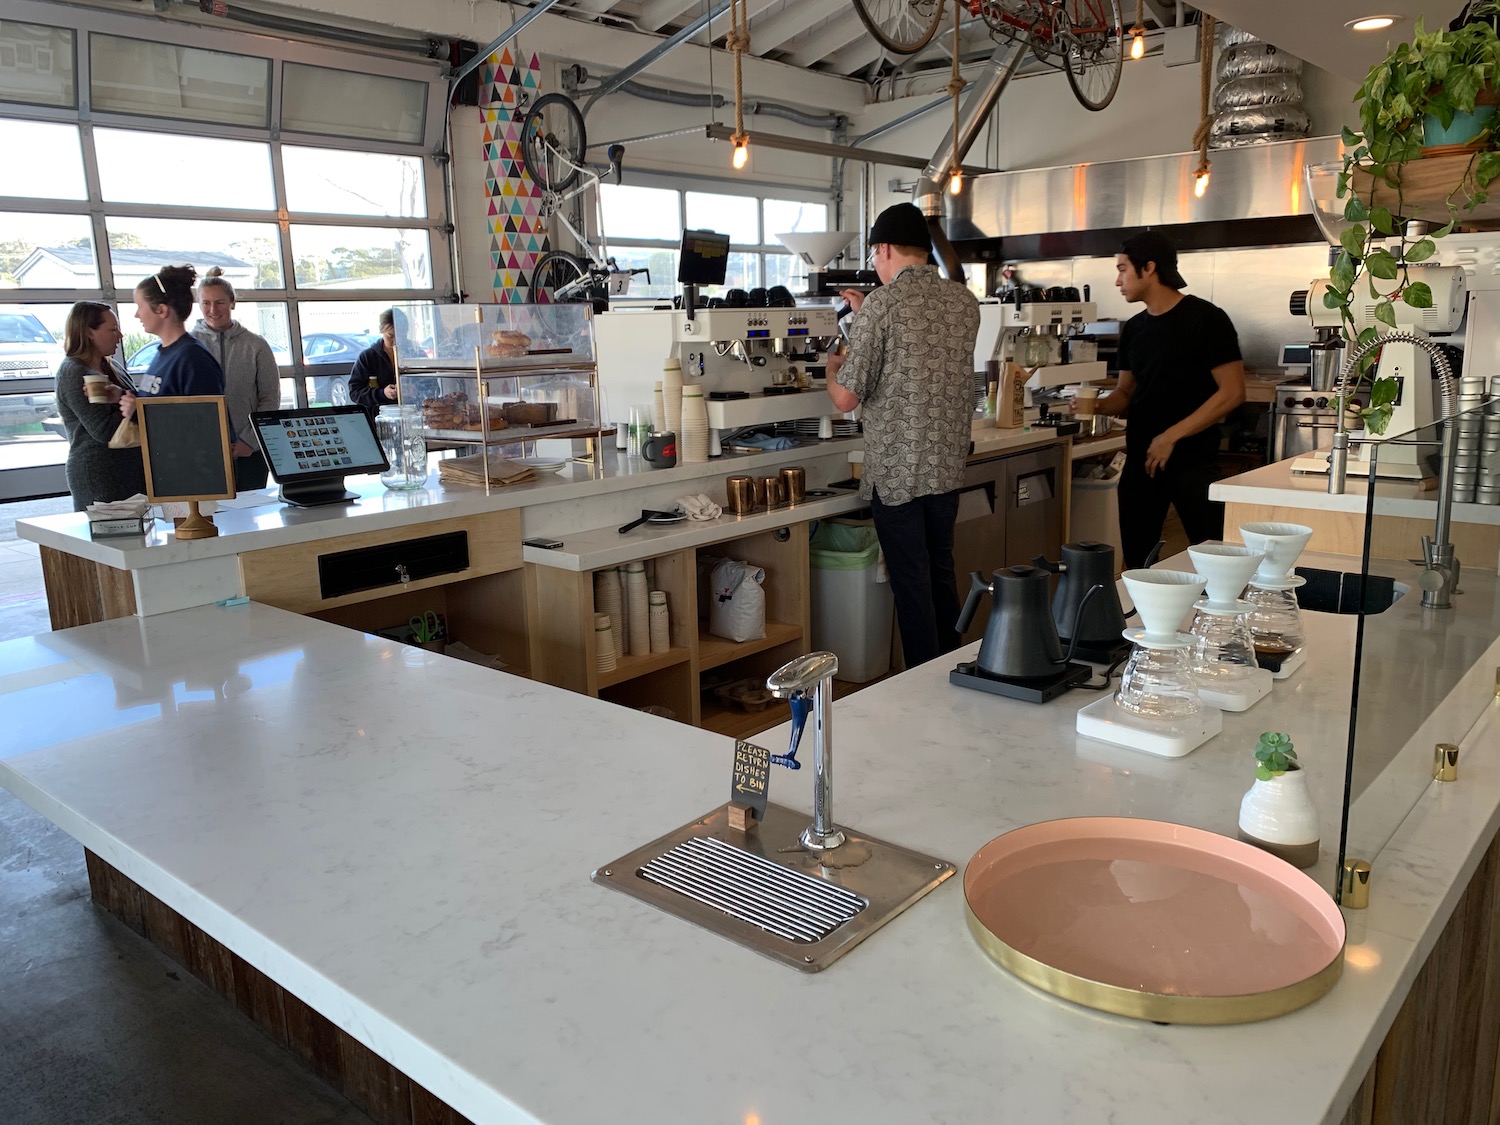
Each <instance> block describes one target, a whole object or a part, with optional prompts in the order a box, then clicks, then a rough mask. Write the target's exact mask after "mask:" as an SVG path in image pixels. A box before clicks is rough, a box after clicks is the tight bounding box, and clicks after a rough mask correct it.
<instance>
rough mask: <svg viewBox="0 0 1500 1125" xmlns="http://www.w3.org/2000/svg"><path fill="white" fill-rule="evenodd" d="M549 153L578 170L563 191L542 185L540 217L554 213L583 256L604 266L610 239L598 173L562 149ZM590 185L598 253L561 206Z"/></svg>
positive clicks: (593, 262)
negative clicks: (552, 189)
mask: <svg viewBox="0 0 1500 1125" xmlns="http://www.w3.org/2000/svg"><path fill="white" fill-rule="evenodd" d="M552 155H553V157H554V159H557V160H559V161H561V162H562V163H564V164H566V165H567V166H568V167H569V168H571V169H573V170H574V171H576V172H577V173H578V174H579V179H578V183H576V184H575V185H573V187H571V188H569V189H568V190H567V191H565V192H556V191H548V190H546V189H545V188H544V189H543V190H542V217H543V218H551V217H552V216H553V215H556V216H557V219H558V221H559V222H560V223H562V225H563V226H564V227H566V228H567V231H568V233H569V234H570V235H572V236H573V241H574V242H576V243H577V244H578V245H579V247H580V248H581V249H582V250H583V257H585V258H587V259H588V263H589V265H590V266H592V267H593V268H594V269H599V270H607V269H608V268H609V260H610V259H609V242H608V240H607V239H606V238H605V235H604V203H603V201H602V200H601V199H600V198H599V173H598V172H596V171H594V169H593V168H591V167H589V166H588V165H586V164H575V163H574V162H573V161H572V160H570V159H569V158H568V156H567V155H566V154H565V153H563V152H561V151H559V150H558V149H556V148H554V149H553V150H552ZM590 187H592V188H593V189H594V223H595V226H596V227H597V228H598V231H599V253H598V254H597V255H595V253H594V244H593V242H592V241H591V240H590V239H589V238H587V237H586V236H585V235H583V234H582V233H580V232H579V230H578V228H577V227H575V226H574V225H573V223H572V220H570V219H569V218H568V215H567V212H566V210H565V209H564V207H563V205H564V204H566V203H569V202H571V201H572V200H574V199H576V198H577V197H578V196H580V195H582V194H583V193H584V192H586V191H588V190H589V188H590Z"/></svg>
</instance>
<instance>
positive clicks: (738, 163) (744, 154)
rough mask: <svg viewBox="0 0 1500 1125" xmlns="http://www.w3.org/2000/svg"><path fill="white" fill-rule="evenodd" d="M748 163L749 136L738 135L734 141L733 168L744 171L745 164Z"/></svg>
mask: <svg viewBox="0 0 1500 1125" xmlns="http://www.w3.org/2000/svg"><path fill="white" fill-rule="evenodd" d="M749 163H750V138H749V137H738V138H736V140H735V142H734V170H735V171H736V172H742V171H744V168H745V165H746V164H749Z"/></svg>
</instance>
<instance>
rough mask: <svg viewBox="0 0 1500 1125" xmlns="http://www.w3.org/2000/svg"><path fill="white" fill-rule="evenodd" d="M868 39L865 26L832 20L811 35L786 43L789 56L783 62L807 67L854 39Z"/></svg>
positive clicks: (852, 22)
mask: <svg viewBox="0 0 1500 1125" xmlns="http://www.w3.org/2000/svg"><path fill="white" fill-rule="evenodd" d="M869 37H870V33H869V32H868V31H866V30H865V25H864V24H862V23H860V22H859V21H858V20H832V21H830V22H829V23H828V24H826V25H825V26H823V27H820V28H819V29H818V30H817V31H814V32H813V33H812V34H811V35H804V36H803V37H802V38H800V39H796V40H793V41H792V42H791V43H788V44H787V46H786V49H787V50H788V51H790V52H791V54H790V56H789V57H788V58H787V59H785V60H784V61H785V62H789V63H791V64H792V65H793V66H800V67H809V66H812V64H813V63H815V62H820V61H821V60H822V59H823V58H824V57H825V56H826V55H830V54H832V53H833V52H834V51H837V50H839V49H841V48H843V47H847V46H848V45H849V44H850V43H853V42H854V41H855V40H856V39H868V38H869Z"/></svg>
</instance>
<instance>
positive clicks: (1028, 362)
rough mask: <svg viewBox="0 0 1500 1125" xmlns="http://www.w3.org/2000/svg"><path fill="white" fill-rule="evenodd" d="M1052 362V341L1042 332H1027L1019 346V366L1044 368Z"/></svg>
mask: <svg viewBox="0 0 1500 1125" xmlns="http://www.w3.org/2000/svg"><path fill="white" fill-rule="evenodd" d="M1051 362H1052V341H1051V340H1050V339H1049V338H1048V336H1047V335H1046V334H1045V333H1043V332H1028V333H1026V338H1025V340H1024V341H1022V346H1021V366H1023V367H1046V366H1047V365H1048V364H1050V363H1051Z"/></svg>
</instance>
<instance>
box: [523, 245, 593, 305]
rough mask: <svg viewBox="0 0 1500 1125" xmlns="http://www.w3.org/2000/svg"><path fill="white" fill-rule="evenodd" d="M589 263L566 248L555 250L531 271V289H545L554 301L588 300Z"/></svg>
mask: <svg viewBox="0 0 1500 1125" xmlns="http://www.w3.org/2000/svg"><path fill="white" fill-rule="evenodd" d="M588 272H589V267H588V263H587V262H585V261H584V260H583V259H582V258H580V257H578V256H577V255H575V254H569V253H568V252H567V251H566V250H553V251H551V252H549V253H546V254H543V255H542V256H541V258H539V259H538V260H537V263H536V269H534V270H532V271H531V289H532V292H533V293H535V292H536V291H537V290H538V289H545V290H547V292H548V293H550V294H551V296H552V299H553V300H554V301H585V300H588V286H587V285H586V284H584V281H585V279H586V278H587V277H588Z"/></svg>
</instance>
